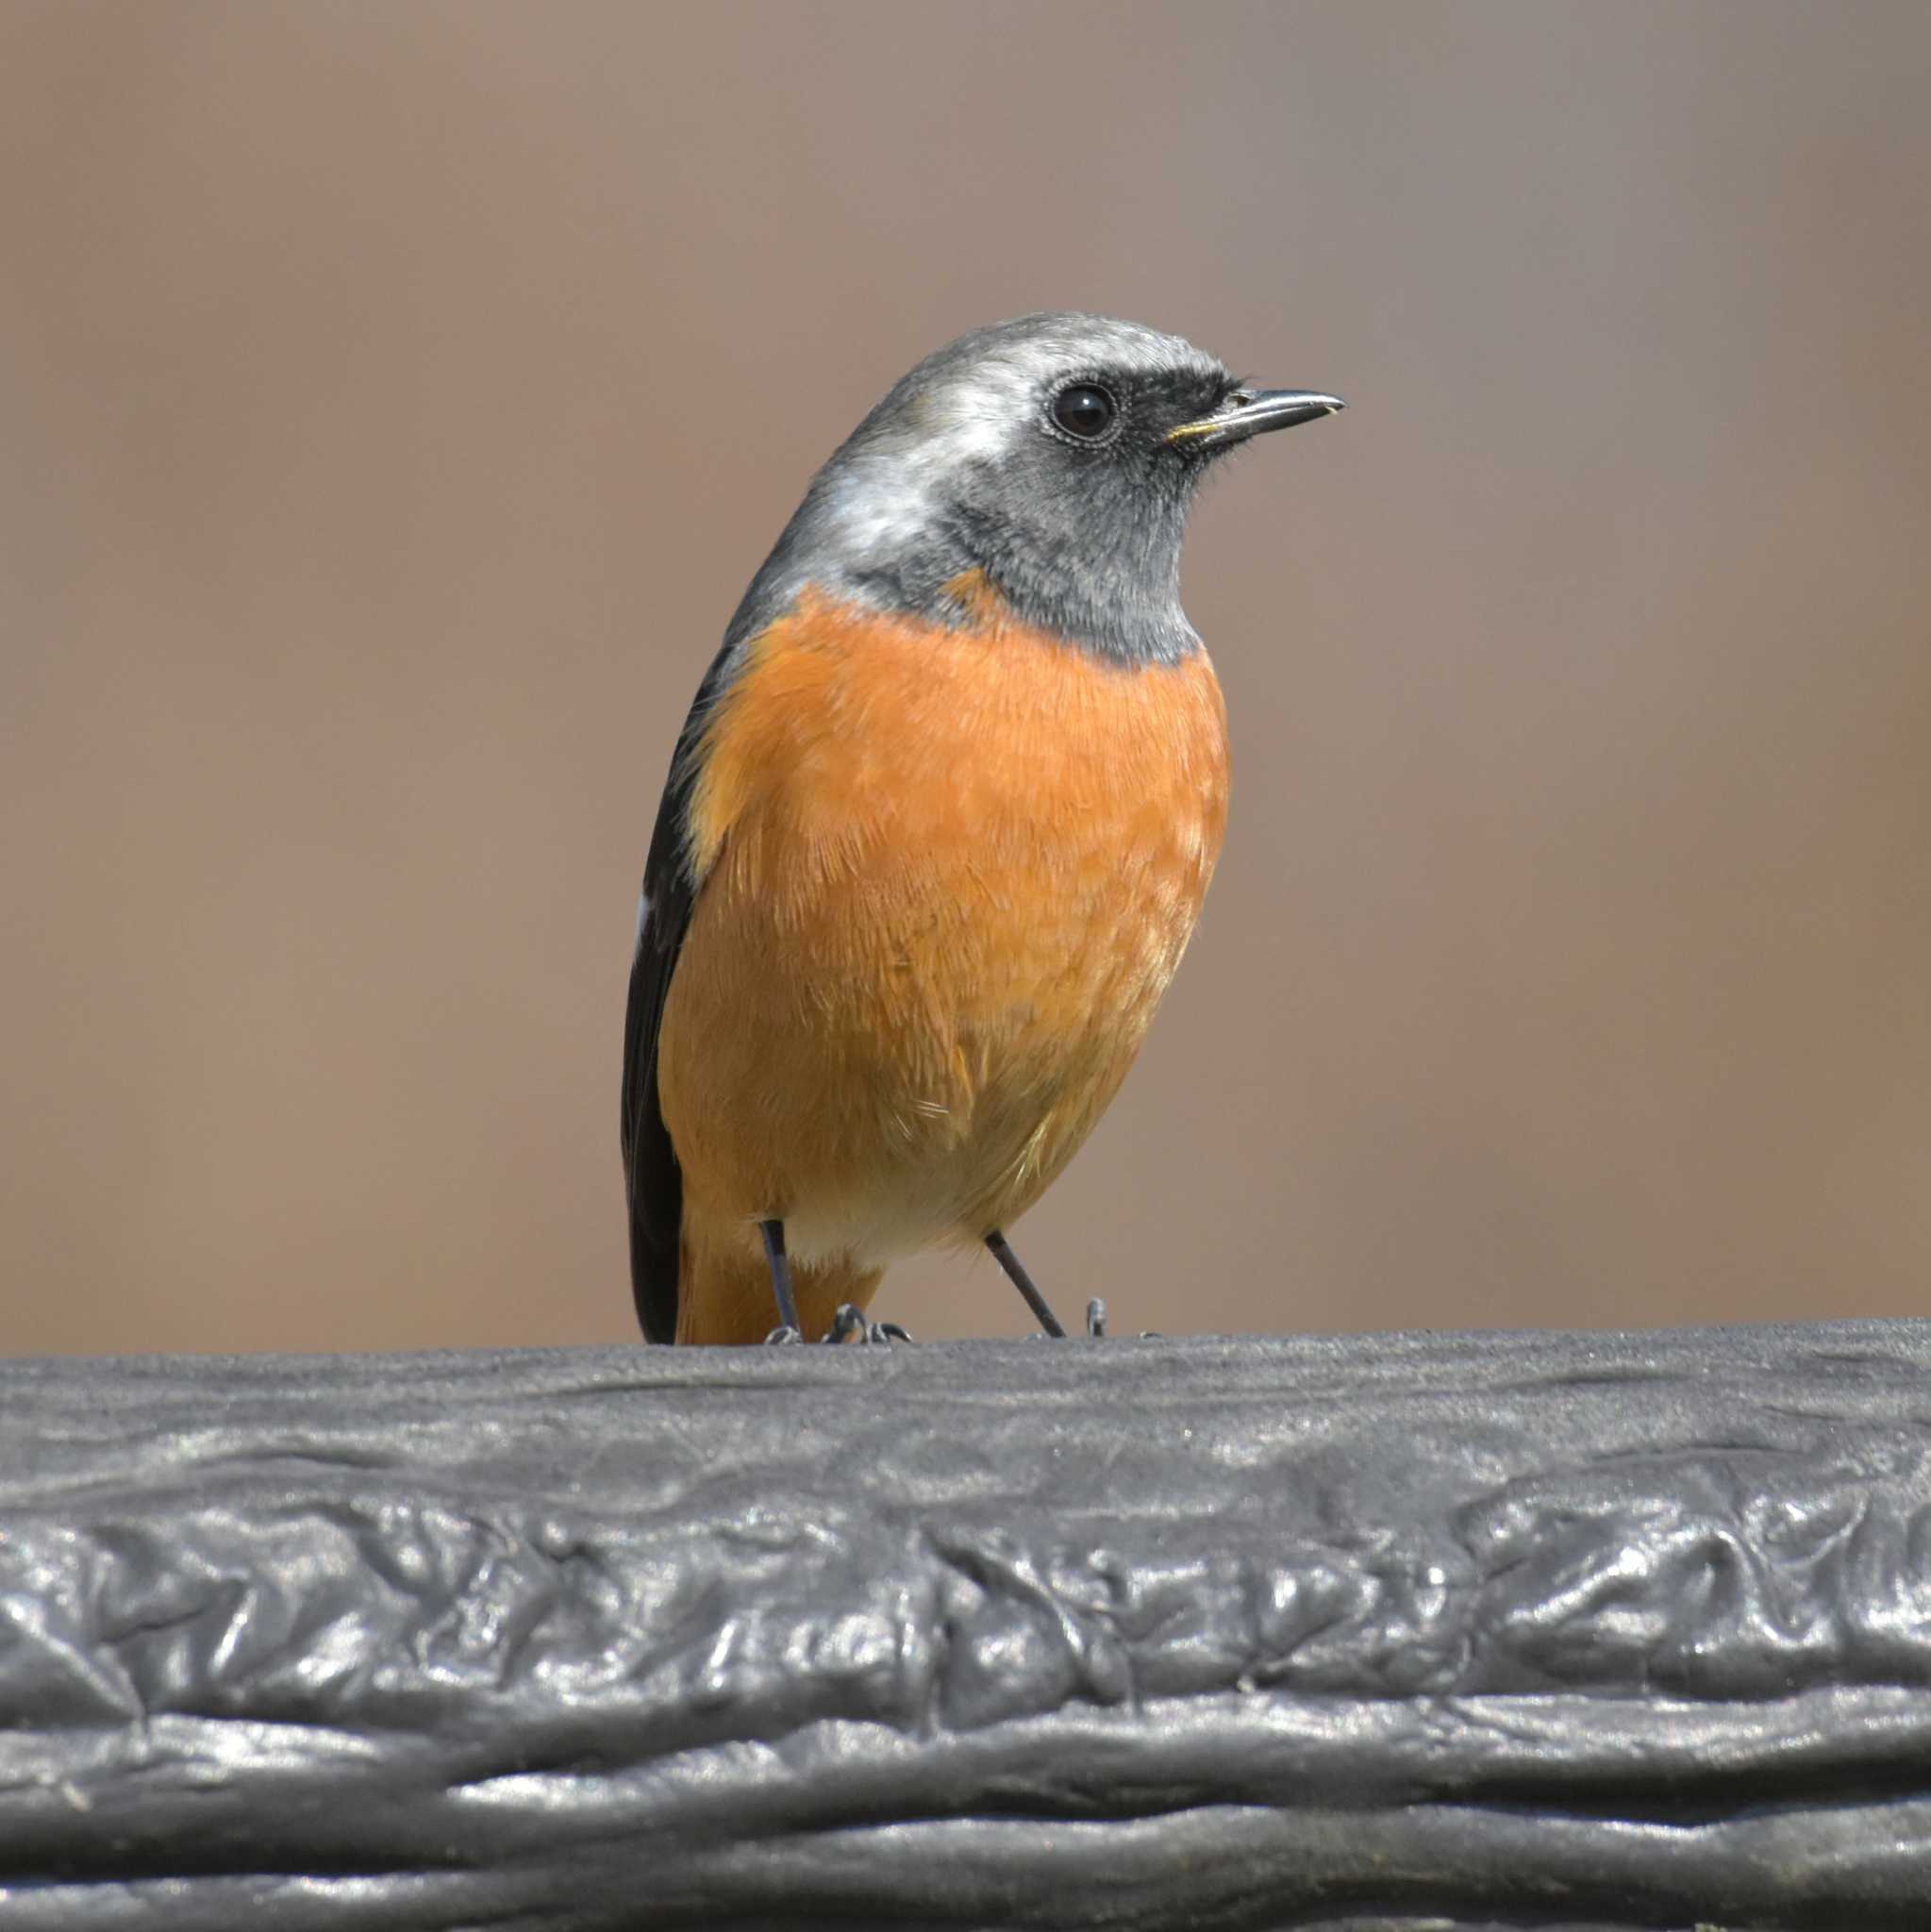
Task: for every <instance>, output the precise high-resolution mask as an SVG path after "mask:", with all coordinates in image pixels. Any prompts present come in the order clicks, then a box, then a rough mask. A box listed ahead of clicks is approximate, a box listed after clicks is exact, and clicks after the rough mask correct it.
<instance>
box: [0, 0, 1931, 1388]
mask: <svg viewBox="0 0 1931 1932" xmlns="http://www.w3.org/2000/svg"><path fill="white" fill-rule="evenodd" d="M1927 97H1931V8H1926V7H1925V6H1923V5H1922V4H1918V0H1904V4H1901V5H1898V6H1895V7H1889V6H1883V5H1875V4H1869V5H1839V6H1832V7H1823V6H1815V5H1805V6H1795V7H1791V6H1778V5H1771V4H1766V0H1738V4H1733V5H1690V4H1686V5H1675V6H1645V5H1635V4H1631V5H1620V6H1611V5H1603V4H1598V5H1589V6H1567V5H1558V4H1553V0H1524V4H1507V5H1467V4H1464V5H1457V6H1454V7H1440V8H1435V7H1420V6H1412V7H1411V6H1388V5H1376V4H1363V0H1335V4H1320V5H1290V6H1277V7H1252V8H1242V7H1233V6H1223V7H1214V6H1206V7H1204V6H1199V5H1194V4H1187V5H1180V6H1173V7H1151V6H1142V7H1119V6H1107V7H1087V6H1076V5H1057V6H1052V7H1043V8H1042V7H1034V6H1024V5H1020V6H1008V5H970V6H966V5H961V6H952V7H943V8H941V7H908V6H886V5H878V6H872V5H847V6H837V7H831V6H821V7H807V6H802V5H790V4H786V5H777V6H742V5H737V6H733V5H717V4H710V5H707V6H704V7H701V8H699V7H690V8H681V9H677V10H671V9H668V8H658V7H655V6H643V5H635V6H633V5H611V4H577V0H560V4H559V0H545V4H542V5H537V4H528V5H490V4H475V0H463V4H446V5H422V4H404V0H391V4H388V5H384V6H380V7H355V6H338V5H329V4H321V0H311V4H303V5H265V4H259V0H248V4H241V5H232V6H221V5H199V4H179V0H146V4H140V5H136V4H131V0H130V4H108V5H103V4H91V0H48V4H40V0H0V639H4V658H0V935H4V951H0V973H4V981H0V984H4V989H5V993H6V1014H7V1022H6V1027H5V1036H6V1043H5V1048H4V1058H0V1077H4V1088H5V1100H4V1107H0V1268H4V1274H0V1284H4V1286H0V1309H4V1326H0V1348H5V1349H7V1350H9V1351H15V1352H30V1351H40V1350H75V1349H80V1350H121V1349H210V1348H244V1349H254V1348H266V1347H271V1346H293V1347H303V1348H332V1349H349V1348H374V1347H379V1346H399V1345H414V1344H422V1343H453V1344H470V1343H486V1342H491V1343H493V1342H524V1343H548V1342H569V1341H589V1340H595V1339H605V1338H610V1339H615V1338H624V1337H627V1336H629V1335H630V1334H631V1333H632V1332H633V1331H632V1324H631V1315H630V1307H629V1291H628V1286H627V1281H626V1277H625V1269H624V1235H623V1217H622V1213H621V1208H620V1199H619V1193H620V1190H619V1178H618V1160H617V1144H616V1120H617V1071H618V1058H619V1042H620V1033H621V1026H622V1016H623V1003H624V976H625V972H626V967H627V963H628V952H629V943H630V934H631V918H632V910H633V905H634V899H635V891H636V882H637V875H638V873H639V870H640V867H641V858H642V854H643V848H644V843H645V840H646V838H647V836H648V832H649V827H650V823H651V818H652V815H653V812H654V810H655V808H656V804H657V798H658V790H659V787H660V785H661V783H662V779H663V775H664V768H665V763H666V759H667V758H668V756H669V752H670V747H671V742H672V740H673V737H674V732H675V730H676V727H677V724H678V723H679V721H680V719H681V717H682V715H683V711H684V708H685V705H686V703H687V701H688V700H689V697H690V695H691V691H692V689H693V688H694V686H695V684H696V680H697V678H698V675H699V674H700V672H701V670H702V669H703V666H704V665H705V663H706V662H707V659H708V658H709V656H710V654H711V652H712V649H713V648H714V644H715V641H716V639H717V637H718V635H719V632H720V631H721V629H722V627H723V625H724V620H725V618H726V617H727V616H728V614H729V612H730V609H731V608H732V606H733V604H734V603H735V601H736V599H737V597H738V594H739V592H740V591H741V588H742V586H743V584H744V582H745V580H746V578H747V577H748V576H749V575H750V573H751V572H752V570H753V569H754V567H755V566H756V565H757V562H758V560H759V558H761V556H762V555H763V553H764V551H765V549H766V548H767V547H768V546H769V544H770V543H771V541H772V540H773V538H774V536H775V534H776V532H777V530H778V528H779V526H780V525H781V524H782V522H783V520H784V518H785V517H786V515H787V514H788V513H789V512H790V510H791V507H792V505H793V503H794V502H795V501H796V499H797V497H798V495H799V493H800V491H801V490H802V488H803V486H804V483H805V481H806V479H807V475H809V473H810V471H811V470H812V468H813V467H814V466H815V465H816V464H817V462H818V461H819V460H821V459H822V458H823V457H824V455H825V454H826V453H827V452H828V451H829V450H830V448H831V447H832V445H833V444H834V442H836V441H838V439H839V438H841V436H842V435H843V434H844V433H845V431H846V430H847V429H848V428H849V427H850V426H851V425H852V424H853V423H854V422H855V421H856V420H857V417H858V415H859V414H860V413H861V412H862V411H863V410H864V409H865V408H867V407H868V406H869V405H870V404H871V402H872V401H873V400H874V397H875V396H876V395H877V394H878V393H879V392H880V391H882V390H883V389H884V388H885V386H886V385H887V383H888V382H890V381H891V379H892V378H893V377H895V376H896V375H898V374H899V373H900V372H901V371H902V370H903V369H905V368H906V367H907V365H908V364H909V363H911V362H912V361H913V360H915V359H916V358H918V357H919V356H921V355H922V354H924V351H926V350H927V349H929V348H931V347H933V346H935V345H936V344H937V343H939V342H940V341H943V340H945V339H946V338H948V337H950V336H952V335H954V334H956V333H957V332H958V331H959V330H961V329H963V328H965V327H967V326H969V325H974V324H976V323H980V322H985V321H989V320H991V319H993V318H996V317H999V316H1003V315H1007V314H1012V313H1015V312H1018V311H1021V310H1024V309H1028V308H1040V307H1049V306H1055V307H1057V306H1072V307H1080V308H1094V309H1099V310H1103V311H1110V312H1113V313H1118V314H1123V315H1126V316H1131V317H1134V318H1137V319H1140V320H1142V321H1146V322H1149V323H1153V324H1156V325H1160V326H1162V327H1166V328H1171V329H1174V330H1177V331H1179V332H1181V333H1184V334H1187V335H1190V336H1191V337H1193V338H1194V339H1196V340H1197V341H1201V342H1203V343H1204V344H1206V345H1207V346H1208V347H1210V348H1213V349H1215V350H1217V351H1219V352H1220V353H1221V354H1222V355H1224V356H1225V357H1227V358H1229V359H1230V360H1232V361H1233V362H1235V363H1236V364H1237V365H1238V366H1239V367H1240V368H1241V369H1242V370H1244V371H1246V372H1249V373H1252V374H1254V375H1257V376H1260V377H1262V378H1264V379H1266V380H1269V381H1272V382H1275V383H1282V384H1294V385H1307V386H1319V387H1322V388H1331V389H1335V390H1338V391H1340V392H1341V393H1342V394H1344V395H1345V396H1347V397H1348V398H1349V399H1350V401H1351V402H1352V403H1353V405H1354V408H1352V409H1351V410H1350V411H1349V413H1348V415H1347V416H1346V417H1345V418H1343V419H1341V420H1340V421H1339V422H1336V423H1332V424H1327V425H1321V426H1319V427H1316V428H1312V429H1308V430H1304V431H1302V432H1299V433H1297V434H1296V435H1294V436H1292V437H1289V438H1283V439H1281V440H1279V441H1273V442H1270V443H1268V444H1265V445H1263V446H1262V447H1261V448H1260V449H1258V450H1257V451H1256V452H1255V453H1254V454H1253V455H1252V456H1250V457H1249V458H1247V459H1246V460H1245V461H1244V462H1243V463H1242V464H1241V465H1240V468H1239V470H1238V472H1237V474H1235V475H1232V476H1230V477H1227V478H1225V479H1224V480H1223V481H1222V483H1221V484H1220V485H1219V486H1218V487H1217V488H1216V489H1215V490H1214V491H1211V492H1210V493H1209V496H1208V499H1207V502H1206V503H1205V504H1204V505H1203V507H1202V508H1201V511H1200V513H1199V515H1198V517H1197V518H1196V521H1195V525H1194V535H1193V538H1192V541H1191V542H1190V549H1189V555H1188V563H1187V582H1188V602H1189V607H1190V611H1191V613H1192V616H1193V618H1194V621H1195V623H1196V624H1197V625H1199V627H1200V628H1201V630H1202V631H1203V632H1204V634H1205V635H1206V636H1207V639H1208V641H1209V642H1210V643H1211V644H1212V645H1213V647H1214V649H1215V654H1216V658H1217V660H1218V663H1219V665H1220V669H1221V675H1222V678H1223V681H1224V684H1225V686H1226V690H1227V694H1228V698H1229V703H1230V706H1231V709H1232V714H1233V729H1234V736H1235V744H1236V765H1237V780H1236V786H1235V807H1234V822H1233V829H1232V834H1231V838H1230V841H1229V844H1228V848H1227V853H1226V857H1225V858H1224V861H1223V865H1222V870H1221V873H1220V876H1219V879H1218V881H1217V883H1216V885H1215V889H1214V894H1213V897H1212V899H1211V901H1210V903H1209V905H1208V908H1207V919H1206V922H1205V924H1204V925H1203V927H1202V930H1201V933H1200V936H1199V938H1198V940H1197V941H1196V942H1195V945H1194V948H1193V951H1192V952H1191V954H1190V957H1189V958H1188V961H1187V965H1186V967H1185V969H1184V970H1183V972H1182V973H1181V975H1180V978H1179V981H1178V983H1177V985H1176V987H1175V989H1174V993H1173V995H1172V996H1171V998H1170V999H1169V1002H1168V1005H1167V1008H1166V1009H1165V1011H1164V1012H1163V1014H1162V1016H1161V1020H1160V1024H1158V1025H1157V1027H1156V1028H1155V1030H1154V1034H1153V1038H1152V1041H1151V1044H1150V1046H1149V1048H1148V1050H1147V1053H1146V1056H1145V1058H1144V1059H1143V1061H1142V1063H1141V1066H1140V1071H1139V1072H1138V1073H1137V1074H1136V1075H1135V1077H1134V1079H1133V1080H1132V1081H1131V1082H1129V1083H1128V1086H1127V1088H1126V1090H1125V1092H1124V1096H1123V1098H1122V1100H1121V1102H1120V1104H1119V1105H1118V1106H1117V1107H1116V1108H1115V1109H1114V1110H1113V1112H1112V1114H1111V1115H1110V1116H1109V1118H1108V1119H1107V1122H1106V1124H1105V1125H1104V1126H1103V1128H1102V1129H1101V1131H1100V1133H1099V1134H1098V1136H1097V1137H1096V1139H1095V1141H1093V1143H1092V1144H1091V1146H1090V1148H1089V1150H1088V1152H1087V1153H1086V1154H1085V1155H1084V1156H1083V1158H1081V1159H1080V1160H1079V1161H1078V1162H1076V1163H1075V1165H1074V1169H1073V1170H1072V1172H1071V1174H1069V1175H1068V1177H1067V1178H1066V1179H1065V1180H1064V1181H1062V1182H1061V1183H1060V1185H1059V1186H1058V1188H1057V1190H1056V1191H1054V1193H1053V1194H1052V1195H1051V1196H1049V1197H1048V1199H1047V1201H1046V1203H1045V1204H1044V1205H1043V1206H1042V1207H1041V1208H1040V1209H1039V1210H1038V1211H1037V1213H1036V1214H1035V1215H1033V1216H1032V1217H1031V1218H1030V1219H1029V1220H1028V1221H1027V1223H1026V1224H1024V1227H1023V1229H1022V1230H1021V1234H1022V1236H1023V1239H1022V1240H1021V1241H1020V1242H1019V1245H1020V1248H1021V1251H1022V1252H1023V1253H1024V1255H1026V1256H1027V1257H1028V1258H1029V1260H1030V1262H1031V1265H1032V1267H1033V1268H1034V1270H1035V1271H1036V1272H1037V1273H1038V1274H1039V1275H1040V1277H1041V1279H1042V1280H1043V1281H1044V1282H1045V1283H1046V1284H1047V1285H1048V1286H1049V1288H1050V1290H1051V1291H1053V1292H1054V1294H1055V1296H1056V1298H1057V1300H1058V1301H1060V1302H1061V1304H1062V1305H1063V1306H1064V1307H1065V1309H1066V1310H1067V1311H1068V1312H1075V1311H1076V1310H1077V1308H1078V1306H1079V1303H1080V1300H1081V1298H1082V1297H1083V1295H1084V1294H1086V1293H1087V1292H1089V1291H1106V1292H1107V1293H1108V1294H1109V1295H1110V1296H1111V1297H1112V1299H1113V1305H1114V1311H1115V1317H1116V1321H1117V1322H1118V1324H1120V1325H1122V1326H1128V1327H1139V1326H1142V1325H1149V1324H1151V1325H1156V1326H1158V1327H1161V1328H1163V1329H1167V1330H1169V1331H1187V1330H1198V1329H1227V1328H1237V1327H1251V1328H1296V1327H1311V1328H1337V1327H1350V1328H1352V1327H1380V1326H1389V1325H1396V1324H1423V1325H1427V1326H1448V1325H1464V1324H1520V1323H1540V1324H1639V1323H1656V1322H1683V1321H1701V1320H1712V1319H1740V1318H1759V1317H1782V1316H1811V1315H1818V1316H1821V1315H1836V1314H1853V1313H1867V1314H1869V1313H1902V1312H1922V1311H1925V1310H1927V1309H1931V623H1927V608H1926V597H1925V586H1926V581H1927V573H1931V376H1927V369H1931V354H1927V328H1931V325H1927V318H1931V113H1927V111H1926V108H1925V102H1926V99H1927ZM880 1307H881V1310H885V1311H889V1312H891V1313H892V1314H894V1315H897V1316H899V1317H901V1318H902V1319H904V1320H906V1321H907V1322H908V1323H909V1324H911V1325H912V1327H913V1328H914V1329H915V1330H918V1331H920V1332H921V1333H924V1334H927V1335H947V1334H960V1333H990V1332H1015V1331H1017V1330H1018V1329H1019V1327H1020V1326H1021V1325H1022V1324H1021V1321H1020V1316H1021V1309H1020V1307H1019V1304H1018V1302H1017V1300H1016V1298H1015V1297H1014V1296H1013V1295H1012V1294H1011V1293H1010V1292H1009V1291H1007V1289H1006V1288H1005V1286H1004V1285H1003V1283H1001V1282H1000V1281H999V1279H998V1277H997V1276H996V1274H994V1272H993V1271H992V1270H991V1268H990V1265H987V1264H983V1263H976V1264H975V1263H969V1262H966V1261H962V1260H957V1259H947V1258H943V1257H941V1258H938V1259H934V1260H931V1261H929V1262H928V1263H924V1264H921V1265H919V1266H917V1267H907V1268H906V1269H904V1270H902V1271H900V1273H899V1274H897V1275H896V1276H895V1277H894V1278H893V1280H892V1281H891V1282H890V1283H888V1286H887V1290H886V1291H885V1295H884V1297H883V1298H882V1300H881V1304H880Z"/></svg>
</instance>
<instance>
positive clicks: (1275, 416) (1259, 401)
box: [1167, 389, 1347, 448]
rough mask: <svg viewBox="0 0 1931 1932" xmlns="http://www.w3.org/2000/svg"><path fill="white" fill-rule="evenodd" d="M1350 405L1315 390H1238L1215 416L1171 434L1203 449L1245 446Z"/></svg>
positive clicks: (1172, 438)
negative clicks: (1272, 431)
mask: <svg viewBox="0 0 1931 1932" xmlns="http://www.w3.org/2000/svg"><path fill="white" fill-rule="evenodd" d="M1345 408H1347V405H1346V404H1345V403H1344V402H1342V401H1341V399H1340V397H1339V396H1324V395H1323V394H1322V393H1321V391H1319V390H1312V389H1237V390H1236V391H1234V393H1233V394H1232V395H1230V396H1229V397H1228V398H1227V400H1226V402H1225V403H1224V404H1223V405H1222V407H1221V408H1218V409H1216V410H1215V411H1214V413H1213V414H1212V415H1211V416H1203V417H1202V418H1201V419H1200V421H1199V422H1198V423H1183V424H1181V425H1180V426H1179V428H1177V429H1170V430H1168V431H1167V441H1169V442H1191V441H1199V442H1200V443H1201V444H1202V446H1203V447H1206V448H1212V447H1214V446H1216V445H1218V444H1222V443H1229V442H1245V441H1247V439H1248V438H1249V437H1250V436H1259V435H1262V434H1264V433H1265V432H1266V431H1267V430H1270V429H1291V428H1292V427H1293V426H1294V425H1295V424H1296V423H1317V422H1319V421H1320V420H1321V418H1322V417H1323V416H1332V415H1333V414H1334V412H1335V411H1336V410H1337V409H1345Z"/></svg>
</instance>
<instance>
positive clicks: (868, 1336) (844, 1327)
mask: <svg viewBox="0 0 1931 1932" xmlns="http://www.w3.org/2000/svg"><path fill="white" fill-rule="evenodd" d="M824 1339H825V1341H827V1342H844V1341H857V1343H858V1345H859V1346H860V1347H861V1348H864V1347H875V1348H883V1347H889V1346H890V1345H891V1343H892V1342H894V1341H910V1340H911V1339H912V1338H911V1335H910V1333H909V1332H908V1331H907V1329H904V1328H901V1327H900V1326H899V1324H897V1323H896V1322H868V1321H867V1320H866V1319H865V1312H864V1310H863V1309H862V1308H858V1307H854V1306H853V1305H852V1304H851V1303H850V1302H843V1303H841V1304H840V1306H839V1307H838V1309H837V1311H836V1312H835V1313H834V1314H833V1316H832V1318H831V1326H830V1327H829V1328H828V1329H826V1330H825V1333H824Z"/></svg>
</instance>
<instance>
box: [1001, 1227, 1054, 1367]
mask: <svg viewBox="0 0 1931 1932" xmlns="http://www.w3.org/2000/svg"><path fill="white" fill-rule="evenodd" d="M986 1245H987V1246H988V1247H989V1248H990V1249H991V1251H992V1258H993V1260H995V1261H997V1262H998V1264H999V1265H1000V1267H1002V1268H1003V1269H1005V1270H1006V1278H1007V1280H1008V1281H1009V1282H1011V1283H1012V1285H1013V1287H1014V1288H1016V1289H1018V1291H1020V1293H1021V1295H1022V1296H1024V1300H1025V1305H1026V1307H1029V1308H1030V1309H1031V1310H1032V1311H1033V1314H1034V1315H1035V1316H1036V1317H1037V1318H1038V1321H1039V1324H1040V1327H1041V1328H1043V1329H1044V1330H1045V1331H1046V1333H1047V1334H1048V1335H1053V1336H1057V1338H1058V1339H1059V1340H1060V1341H1064V1340H1065V1339H1066V1330H1065V1329H1064V1328H1062V1327H1061V1326H1060V1325H1059V1317H1058V1316H1057V1315H1056V1314H1055V1313H1054V1312H1053V1310H1052V1309H1051V1308H1049V1307H1047V1306H1046V1297H1045V1296H1044V1295H1042V1294H1041V1293H1040V1291H1039V1290H1038V1289H1036V1288H1035V1287H1034V1286H1033V1278H1032V1276H1031V1275H1030V1274H1027V1273H1026V1272H1025V1270H1024V1268H1023V1267H1022V1266H1021V1265H1020V1259H1019V1257H1018V1256H1017V1255H1015V1254H1014V1253H1013V1252H1012V1243H1011V1242H1010V1241H1007V1239H1006V1237H1005V1236H1004V1235H1003V1234H1001V1233H1000V1232H999V1230H998V1229H997V1228H996V1227H995V1228H994V1229H993V1230H992V1232H991V1233H990V1234H989V1235H988V1236H987V1237H986Z"/></svg>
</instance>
